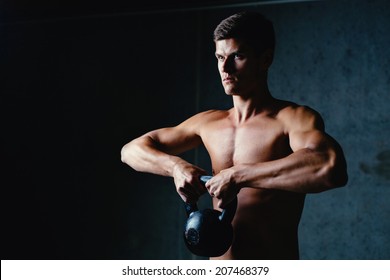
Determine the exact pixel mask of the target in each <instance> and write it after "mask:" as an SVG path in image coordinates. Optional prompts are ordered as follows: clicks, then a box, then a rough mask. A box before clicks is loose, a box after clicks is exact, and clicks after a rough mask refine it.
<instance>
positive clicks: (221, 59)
mask: <svg viewBox="0 0 390 280" xmlns="http://www.w3.org/2000/svg"><path fill="white" fill-rule="evenodd" d="M216 58H217V60H218V61H223V60H224V57H223V56H222V55H216Z"/></svg>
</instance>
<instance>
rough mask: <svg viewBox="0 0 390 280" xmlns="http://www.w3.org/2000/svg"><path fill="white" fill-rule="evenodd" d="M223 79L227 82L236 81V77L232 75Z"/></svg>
mask: <svg viewBox="0 0 390 280" xmlns="http://www.w3.org/2000/svg"><path fill="white" fill-rule="evenodd" d="M222 81H223V82H225V83H230V82H234V81H235V79H234V77H232V76H227V77H224V78H223V79H222Z"/></svg>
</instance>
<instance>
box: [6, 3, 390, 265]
mask: <svg viewBox="0 0 390 280" xmlns="http://www.w3.org/2000/svg"><path fill="white" fill-rule="evenodd" d="M62 2H63V3H62ZM78 2H79V1H77V2H76V1H74V2H72V1H43V0H42V1H8V2H7V1H5V2H2V3H1V4H0V11H1V12H0V17H1V18H0V19H1V22H0V36H1V37H0V67H1V68H0V74H1V76H0V77H1V78H0V94H1V95H0V106H1V107H0V109H1V111H0V112H1V148H0V151H1V154H0V158H1V162H2V168H1V173H2V176H1V178H2V179H1V181H0V182H1V194H2V195H1V205H2V210H3V211H2V223H1V227H2V237H3V238H2V245H1V258H2V259H191V258H195V257H194V256H192V255H191V254H190V253H189V252H188V251H187V249H186V248H185V246H184V243H183V241H182V228H183V224H184V220H185V214H184V209H183V205H182V202H181V200H180V198H179V197H178V195H177V194H176V192H175V188H174V186H173V182H172V180H171V179H170V178H162V177H158V176H154V175H149V174H142V173H136V172H135V171H133V170H131V169H130V168H129V167H127V166H126V165H124V164H123V163H121V161H120V149H121V147H122V146H123V145H124V144H126V143H127V142H128V141H130V140H131V139H133V138H135V137H137V136H140V135H141V134H143V133H145V132H147V131H149V130H151V129H154V128H159V127H162V126H172V125H176V124H178V123H179V122H181V121H183V120H184V119H186V118H187V117H189V116H191V115H193V114H195V113H197V112H199V111H202V110H207V109H211V108H219V109H224V108H229V107H230V106H231V100H230V99H229V98H228V97H226V96H225V95H224V93H223V89H222V87H221V85H220V80H219V77H218V73H217V68H216V63H215V58H214V45H213V42H212V39H211V34H212V31H213V29H214V28H215V26H216V25H217V24H218V23H219V22H220V20H222V19H223V18H225V17H226V16H229V15H231V14H232V13H235V12H237V11H241V10H256V11H259V12H261V13H263V14H264V15H266V16H267V17H268V18H270V19H271V20H272V21H273V22H274V25H275V30H276V38H277V47H276V56H275V60H274V64H273V66H272V67H271V70H270V77H269V78H270V89H271V92H272V93H273V94H274V95H275V96H276V97H278V98H282V99H287V100H292V101H295V102H298V103H300V104H304V105H308V106H310V107H312V108H314V109H316V110H317V111H319V112H320V113H321V114H322V116H323V117H324V119H325V122H326V125H327V132H328V133H330V134H331V135H332V136H334V137H335V138H336V139H337V140H338V141H339V142H340V144H341V145H342V146H343V148H344V151H345V154H346V157H347V160H348V168H349V175H350V180H349V183H348V186H347V187H345V188H341V189H337V190H332V191H328V192H324V193H321V194H316V195H308V197H307V201H306V206H305V209H304V214H303V217H302V222H301V226H300V247H301V257H302V258H303V259H389V258H390V237H389V236H390V219H389V218H388V217H389V213H390V206H389V204H390V203H389V198H390V196H389V195H390V143H389V139H390V137H389V136H390V135H389V127H390V126H389V124H390V119H389V107H390V105H389V101H390V100H389V99H390V98H389V94H390V70H389V69H390V47H389V46H390V36H389V34H390V5H389V4H388V3H389V2H388V1H385V0H382V1H380V0H376V1H375V0H373V1H369V0H359V1H346V0H343V1H252V2H253V3H251V1H180V2H178V1H171V0H165V1H164V2H162V1H148V3H147V4H145V3H142V2H141V1H140V2H139V3H128V2H129V1H119V0H114V1H83V2H82V3H83V4H80V3H78ZM183 156H184V157H185V158H186V159H187V160H189V161H191V162H193V163H195V164H199V165H200V166H202V167H204V168H206V169H207V170H210V164H209V160H208V157H207V154H206V152H205V151H204V149H202V148H201V149H198V150H195V151H192V152H188V153H186V154H185V155H183ZM203 199H204V200H202V204H203V205H208V203H209V201H208V200H207V198H203Z"/></svg>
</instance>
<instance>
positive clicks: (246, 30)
mask: <svg viewBox="0 0 390 280" xmlns="http://www.w3.org/2000/svg"><path fill="white" fill-rule="evenodd" d="M233 38H234V39H238V40H242V41H244V42H245V43H247V44H249V45H250V46H252V47H253V48H254V49H255V50H256V51H258V52H259V53H262V52H264V51H265V50H267V49H272V50H274V49H275V31H274V27H273V24H272V22H271V21H270V20H268V19H267V18H265V17H264V16H263V15H262V14H259V13H257V12H240V13H237V14H234V15H232V16H230V17H228V18H226V19H224V20H223V21H221V23H220V24H218V26H217V27H216V28H215V30H214V41H219V40H225V39H233Z"/></svg>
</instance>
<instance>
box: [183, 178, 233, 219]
mask: <svg viewBox="0 0 390 280" xmlns="http://www.w3.org/2000/svg"><path fill="white" fill-rule="evenodd" d="M211 178H212V176H200V177H199V180H200V181H201V182H202V183H203V184H206V183H207V181H208V180H210V179H211ZM184 207H185V210H186V213H187V217H189V216H190V214H191V213H193V212H196V211H198V210H199V208H198V205H197V204H196V203H185V204H184ZM236 210H237V197H235V198H234V199H233V200H232V201H231V202H230V203H229V204H228V205H227V206H226V208H225V209H223V211H222V213H221V215H219V220H220V221H224V222H225V221H226V222H228V223H231V222H232V220H233V218H234V215H235V214H236Z"/></svg>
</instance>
